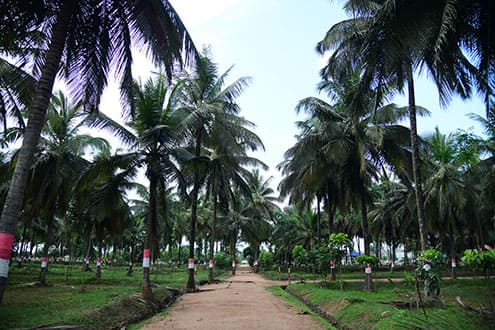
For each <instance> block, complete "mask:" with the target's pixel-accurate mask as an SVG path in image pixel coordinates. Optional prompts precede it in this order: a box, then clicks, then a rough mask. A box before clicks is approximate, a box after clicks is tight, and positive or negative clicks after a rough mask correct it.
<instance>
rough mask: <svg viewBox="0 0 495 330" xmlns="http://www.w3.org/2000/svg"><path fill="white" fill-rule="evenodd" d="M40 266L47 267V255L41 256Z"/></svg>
mask: <svg viewBox="0 0 495 330" xmlns="http://www.w3.org/2000/svg"><path fill="white" fill-rule="evenodd" d="M41 268H45V269H46V268H48V257H42V258H41Z"/></svg>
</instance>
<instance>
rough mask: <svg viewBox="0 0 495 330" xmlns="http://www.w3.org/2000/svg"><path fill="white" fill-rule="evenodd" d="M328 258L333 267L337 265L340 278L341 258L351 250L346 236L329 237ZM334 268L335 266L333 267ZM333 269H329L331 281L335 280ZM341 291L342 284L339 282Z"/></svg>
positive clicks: (349, 241)
mask: <svg viewBox="0 0 495 330" xmlns="http://www.w3.org/2000/svg"><path fill="white" fill-rule="evenodd" d="M328 248H329V252H330V258H331V261H332V262H333V263H334V265H339V273H340V274H341V276H340V277H342V263H341V261H342V258H344V257H345V254H346V251H347V250H348V249H352V241H351V240H350V239H349V237H348V236H347V234H344V233H333V234H331V235H330V240H329V244H328ZM333 267H335V266H333ZM334 269H335V268H332V269H331V272H332V280H334V279H335V270H334ZM342 289H343V282H342V281H340V290H342Z"/></svg>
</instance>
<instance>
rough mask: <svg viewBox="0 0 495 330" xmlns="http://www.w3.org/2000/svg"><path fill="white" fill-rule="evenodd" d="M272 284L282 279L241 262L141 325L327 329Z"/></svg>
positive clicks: (164, 327)
mask: <svg viewBox="0 0 495 330" xmlns="http://www.w3.org/2000/svg"><path fill="white" fill-rule="evenodd" d="M271 285H280V282H274V281H269V280H266V279H264V278H262V277H261V276H260V275H258V274H255V273H251V272H250V270H249V268H248V267H243V266H241V267H239V269H238V271H237V272H236V275H235V276H232V277H230V278H229V279H228V280H226V281H224V282H222V283H219V284H213V285H204V286H202V287H201V290H200V291H199V292H196V293H191V294H185V295H183V296H182V297H181V299H180V300H179V301H178V302H177V303H175V305H174V307H173V308H172V309H171V310H169V311H167V312H166V313H165V314H164V315H162V316H158V317H155V318H154V319H153V321H152V323H149V324H147V325H145V326H144V327H143V328H141V329H175V330H179V329H181V330H182V329H183V330H191V329H202V330H207V329H217V330H221V329H229V330H235V329H280V330H295V329H326V328H325V327H324V326H323V325H322V324H321V323H320V322H319V321H318V320H317V319H315V318H314V317H312V316H311V315H308V314H304V313H302V310H301V308H300V307H297V306H294V305H293V304H291V303H289V302H287V301H285V300H284V299H283V298H282V297H278V296H275V295H273V294H272V293H271V292H270V291H268V290H266V287H268V286H271Z"/></svg>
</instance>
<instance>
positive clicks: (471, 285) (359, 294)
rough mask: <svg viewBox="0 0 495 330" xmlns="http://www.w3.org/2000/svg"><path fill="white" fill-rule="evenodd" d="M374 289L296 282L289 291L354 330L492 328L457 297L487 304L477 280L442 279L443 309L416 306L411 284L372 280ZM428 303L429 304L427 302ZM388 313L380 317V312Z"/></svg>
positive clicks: (360, 286)
mask: <svg viewBox="0 0 495 330" xmlns="http://www.w3.org/2000/svg"><path fill="white" fill-rule="evenodd" d="M374 284H375V291H374V292H365V291H362V290H361V289H362V285H363V284H362V283H360V282H345V283H344V284H343V285H344V287H343V290H340V284H339V283H338V282H322V283H295V284H292V285H291V286H290V290H292V291H294V292H296V293H297V294H298V295H299V296H301V297H304V299H307V300H309V302H311V303H312V304H316V305H318V306H319V307H320V308H321V309H323V310H325V311H327V312H328V313H330V314H331V315H333V316H334V317H335V318H337V319H338V320H339V321H340V322H341V323H342V324H344V325H346V326H348V327H350V328H353V329H371V328H373V329H398V328H399V329H414V328H419V329H422V328H424V329H473V330H474V329H493V323H492V322H493V321H488V320H483V319H482V318H481V317H480V316H479V314H477V313H474V312H470V311H467V310H465V309H463V308H461V307H460V306H459V305H458V304H457V303H456V301H455V297H456V296H460V297H462V299H463V301H464V302H466V303H468V304H469V305H471V306H472V307H477V306H480V305H482V306H485V307H486V306H488V298H487V295H486V290H485V284H484V281H483V280H480V279H463V280H448V281H444V282H442V291H441V294H440V299H441V300H442V302H443V303H444V305H445V308H439V307H429V308H427V309H426V312H427V317H428V320H426V319H425V316H424V314H423V311H422V310H421V309H417V307H416V294H415V287H414V285H413V284H412V283H408V282H401V283H391V282H375V283H374ZM430 305H431V304H430ZM386 311H387V312H390V316H388V317H382V313H383V312H386Z"/></svg>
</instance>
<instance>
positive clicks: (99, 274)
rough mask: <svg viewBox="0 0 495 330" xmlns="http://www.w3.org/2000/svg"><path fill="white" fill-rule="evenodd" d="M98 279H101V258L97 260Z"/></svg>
mask: <svg viewBox="0 0 495 330" xmlns="http://www.w3.org/2000/svg"><path fill="white" fill-rule="evenodd" d="M96 278H101V257H97V258H96Z"/></svg>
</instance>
